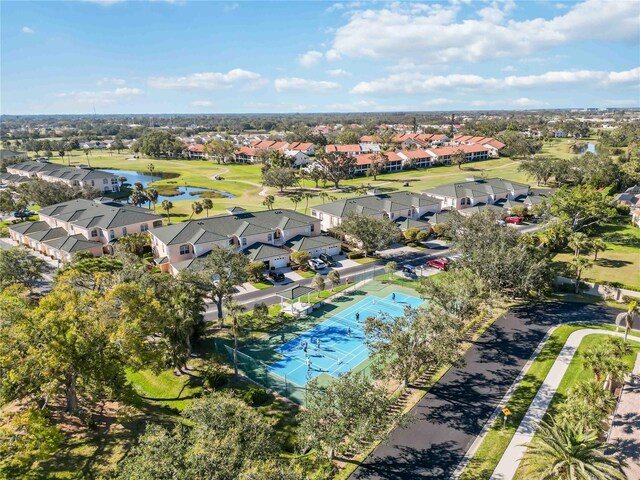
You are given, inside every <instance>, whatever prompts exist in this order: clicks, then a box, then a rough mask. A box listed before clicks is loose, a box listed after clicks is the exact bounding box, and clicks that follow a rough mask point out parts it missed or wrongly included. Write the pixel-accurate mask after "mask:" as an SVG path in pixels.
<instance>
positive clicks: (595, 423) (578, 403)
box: [560, 380, 616, 431]
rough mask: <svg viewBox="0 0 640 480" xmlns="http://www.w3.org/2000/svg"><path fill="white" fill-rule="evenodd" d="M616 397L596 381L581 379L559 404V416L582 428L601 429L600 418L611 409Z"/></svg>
mask: <svg viewBox="0 0 640 480" xmlns="http://www.w3.org/2000/svg"><path fill="white" fill-rule="evenodd" d="M615 406H616V398H615V397H614V396H613V395H612V394H611V392H608V391H606V390H603V389H602V385H600V383H598V382H594V381H593V380H591V381H583V382H580V383H578V384H577V385H576V386H575V387H573V388H572V389H571V390H570V391H569V395H568V396H567V400H566V401H565V402H563V404H562V405H561V406H560V408H561V411H562V414H561V418H562V419H563V420H566V421H568V422H569V423H571V424H572V425H576V426H580V427H582V428H583V429H584V430H595V431H600V430H602V420H603V419H604V418H605V417H606V416H607V415H609V413H610V412H611V411H613V409H614V407H615Z"/></svg>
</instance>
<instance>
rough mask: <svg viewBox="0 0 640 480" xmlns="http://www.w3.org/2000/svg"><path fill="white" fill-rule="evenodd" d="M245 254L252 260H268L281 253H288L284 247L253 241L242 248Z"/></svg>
mask: <svg viewBox="0 0 640 480" xmlns="http://www.w3.org/2000/svg"><path fill="white" fill-rule="evenodd" d="M244 253H245V255H246V256H247V257H248V258H249V260H251V261H252V262H259V261H262V260H268V259H270V258H273V257H281V256H283V255H289V252H287V251H286V250H285V249H284V248H280V247H274V246H273V245H269V244H267V243H261V242H258V243H254V244H253V245H251V246H250V247H248V248H247V249H245V250H244Z"/></svg>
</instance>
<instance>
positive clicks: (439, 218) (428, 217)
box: [420, 212, 449, 225]
mask: <svg viewBox="0 0 640 480" xmlns="http://www.w3.org/2000/svg"><path fill="white" fill-rule="evenodd" d="M420 219H421V220H424V221H425V222H429V224H431V225H437V224H439V223H446V221H447V220H448V219H449V212H440V213H427V214H425V215H423V216H422V217H421V218H420Z"/></svg>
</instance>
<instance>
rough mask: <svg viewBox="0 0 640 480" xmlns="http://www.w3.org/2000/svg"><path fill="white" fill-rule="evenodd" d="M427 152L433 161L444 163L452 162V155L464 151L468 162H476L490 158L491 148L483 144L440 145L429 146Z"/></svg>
mask: <svg viewBox="0 0 640 480" xmlns="http://www.w3.org/2000/svg"><path fill="white" fill-rule="evenodd" d="M426 152H427V154H430V155H431V157H432V162H433V163H439V164H443V165H449V164H451V161H452V157H453V156H454V155H457V154H458V153H459V152H464V158H465V161H466V162H475V161H477V160H486V159H488V158H489V150H488V149H487V148H486V147H483V146H482V145H475V144H472V145H465V144H460V145H457V146H454V147H450V146H447V147H439V148H428V149H427V150H426Z"/></svg>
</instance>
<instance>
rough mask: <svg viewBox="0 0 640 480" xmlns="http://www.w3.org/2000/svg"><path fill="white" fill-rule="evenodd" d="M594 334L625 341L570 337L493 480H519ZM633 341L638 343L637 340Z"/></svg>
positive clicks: (590, 330) (592, 330)
mask: <svg viewBox="0 0 640 480" xmlns="http://www.w3.org/2000/svg"><path fill="white" fill-rule="evenodd" d="M593 333H597V334H601V335H613V336H616V337H621V338H624V333H621V332H611V331H608V330H600V329H597V328H585V329H582V330H578V331H575V332H573V333H572V334H571V335H569V338H568V339H567V342H566V343H565V345H564V347H562V350H561V351H560V354H559V355H558V358H557V359H556V361H555V362H554V364H553V366H552V367H551V370H549V373H548V374H547V377H546V378H545V379H544V382H543V384H542V386H541V387H540V389H539V390H538V393H537V394H536V397H535V398H534V399H533V402H531V405H530V406H529V409H528V410H527V413H526V414H525V416H524V418H523V419H522V422H520V426H519V427H518V430H517V431H516V433H515V435H514V436H513V438H512V439H511V442H509V446H508V447H507V449H506V450H505V451H504V453H503V454H502V458H501V459H500V462H499V463H498V466H497V467H496V469H495V470H494V471H493V474H492V475H491V480H511V479H512V478H513V477H514V476H515V474H516V471H517V470H518V467H519V466H520V462H521V461H522V457H523V455H524V454H525V452H526V451H527V447H526V444H527V443H528V442H530V441H531V440H533V437H534V435H535V433H536V430H537V429H538V425H539V424H540V421H541V420H542V418H543V417H544V414H545V413H546V411H547V408H548V407H549V404H550V403H551V400H552V399H553V396H554V395H555V393H556V391H557V390H558V386H559V385H560V382H561V381H562V378H563V377H564V374H565V373H566V372H567V369H568V368H569V364H570V363H571V360H572V359H573V356H574V355H575V353H576V350H577V349H578V346H579V345H580V342H582V339H583V338H584V337H586V336H587V335H591V334H593ZM630 338H631V339H634V338H633V337H630Z"/></svg>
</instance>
